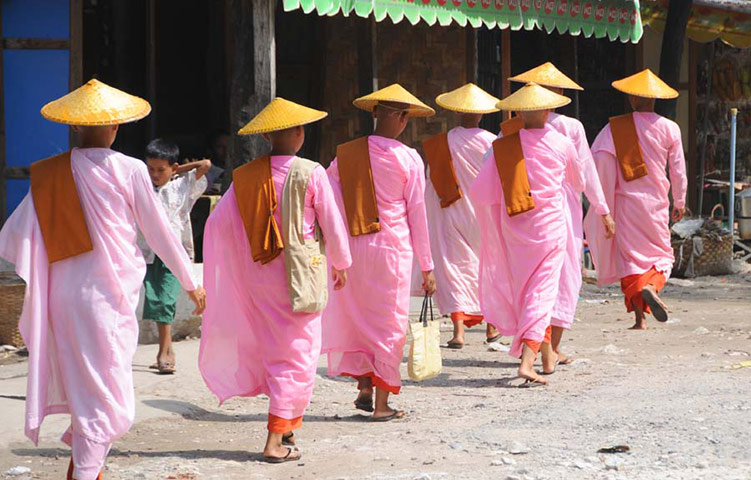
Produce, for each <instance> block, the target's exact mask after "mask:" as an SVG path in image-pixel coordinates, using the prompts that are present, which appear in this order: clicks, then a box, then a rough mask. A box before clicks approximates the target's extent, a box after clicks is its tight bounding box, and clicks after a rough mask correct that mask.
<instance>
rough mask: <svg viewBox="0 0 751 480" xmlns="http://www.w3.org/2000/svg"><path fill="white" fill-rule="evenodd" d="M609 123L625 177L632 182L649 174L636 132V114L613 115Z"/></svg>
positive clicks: (616, 154)
mask: <svg viewBox="0 0 751 480" xmlns="http://www.w3.org/2000/svg"><path fill="white" fill-rule="evenodd" d="M609 123H610V133H611V135H612V136H613V145H614V146H615V156H616V157H617V158H618V164H619V165H620V166H621V172H622V173H623V178H624V179H625V180H626V181H627V182H630V181H631V180H636V179H637V178H641V177H645V176H647V175H648V174H649V172H647V164H646V163H644V157H642V153H641V146H640V145H639V136H638V135H637V134H636V125H635V124H634V115H633V114H631V113H628V114H626V115H619V116H617V117H611V118H610V121H609Z"/></svg>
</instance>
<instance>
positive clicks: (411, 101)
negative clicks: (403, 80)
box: [352, 83, 435, 117]
mask: <svg viewBox="0 0 751 480" xmlns="http://www.w3.org/2000/svg"><path fill="white" fill-rule="evenodd" d="M379 102H394V103H402V104H405V105H407V106H408V107H407V108H406V110H407V114H408V115H409V116H410V117H432V116H433V115H435V110H433V109H432V108H430V107H429V106H427V105H425V104H424V103H423V102H421V101H420V99H418V98H417V97H415V96H414V95H412V94H411V93H409V92H408V91H407V90H406V89H405V88H404V87H402V86H401V85H399V84H398V83H394V84H393V85H389V86H388V87H386V88H382V89H380V90H376V91H375V92H373V93H370V94H368V95H365V96H364V97H360V98H358V99H356V100H355V101H354V102H352V104H353V105H354V106H355V107H357V108H359V109H361V110H365V111H367V112H372V111H373V109H374V108H375V107H376V105H378V103H379Z"/></svg>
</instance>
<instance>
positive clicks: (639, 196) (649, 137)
mask: <svg viewBox="0 0 751 480" xmlns="http://www.w3.org/2000/svg"><path fill="white" fill-rule="evenodd" d="M634 123H635V125H636V131H637V135H638V136H639V145H640V147H641V150H642V155H643V157H644V162H645V163H646V165H647V171H648V172H649V174H648V175H647V176H646V177H642V178H638V179H636V180H633V181H630V182H626V181H625V180H624V179H623V175H622V173H621V171H620V168H619V166H618V160H617V159H616V156H615V146H614V145H613V136H612V134H611V133H610V125H606V126H605V128H603V129H602V131H601V132H600V134H599V135H598V136H597V138H596V139H595V141H594V143H593V144H592V153H593V156H594V161H595V165H596V167H597V172H598V174H599V177H600V183H601V185H602V189H603V192H604V194H605V199H606V201H607V203H608V205H609V206H610V211H611V214H612V215H613V219H614V220H615V224H616V234H615V237H614V238H612V239H610V240H607V239H605V236H604V227H603V226H602V223H601V222H600V219H599V218H597V215H596V214H595V213H594V212H588V213H587V216H586V218H585V219H584V230H585V233H586V237H587V241H588V243H589V248H590V251H591V253H592V259H593V261H594V264H595V268H596V270H597V277H598V279H597V281H598V284H599V285H600V286H603V285H608V284H611V283H615V282H618V281H619V280H620V279H621V278H623V277H626V276H628V275H633V274H642V273H644V272H647V271H649V270H650V269H651V268H652V267H654V268H655V269H656V270H657V271H659V272H661V273H663V274H665V277H669V276H670V271H671V270H672V267H673V260H674V257H673V249H672V247H671V246H670V227H669V224H670V198H669V193H670V189H671V187H672V194H673V202H674V205H675V206H676V207H679V208H682V207H684V206H685V204H686V188H687V183H688V180H687V178H686V163H685V158H684V154H683V144H682V141H681V132H680V127H679V126H678V124H676V123H675V122H673V121H672V120H669V119H667V118H664V117H661V116H660V115H658V114H656V113H639V112H636V113H634ZM666 168H668V169H669V171H670V177H669V178H668V176H667V175H666V174H665V171H666Z"/></svg>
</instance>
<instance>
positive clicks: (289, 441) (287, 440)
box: [282, 432, 295, 447]
mask: <svg viewBox="0 0 751 480" xmlns="http://www.w3.org/2000/svg"><path fill="white" fill-rule="evenodd" d="M282 445H284V446H285V447H294V446H295V434H294V433H292V432H290V434H289V435H282Z"/></svg>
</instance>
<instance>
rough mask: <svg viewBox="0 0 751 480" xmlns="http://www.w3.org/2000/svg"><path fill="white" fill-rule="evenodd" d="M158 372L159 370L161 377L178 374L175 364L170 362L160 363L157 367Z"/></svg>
mask: <svg viewBox="0 0 751 480" xmlns="http://www.w3.org/2000/svg"><path fill="white" fill-rule="evenodd" d="M157 370H159V374H160V375H172V374H173V373H175V372H177V370H176V369H175V364H173V363H170V362H159V364H158V365H157Z"/></svg>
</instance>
